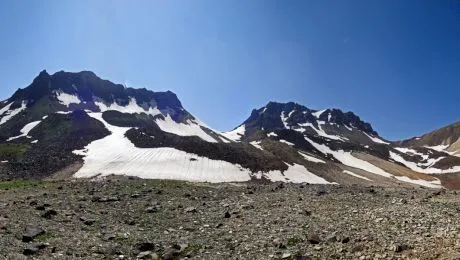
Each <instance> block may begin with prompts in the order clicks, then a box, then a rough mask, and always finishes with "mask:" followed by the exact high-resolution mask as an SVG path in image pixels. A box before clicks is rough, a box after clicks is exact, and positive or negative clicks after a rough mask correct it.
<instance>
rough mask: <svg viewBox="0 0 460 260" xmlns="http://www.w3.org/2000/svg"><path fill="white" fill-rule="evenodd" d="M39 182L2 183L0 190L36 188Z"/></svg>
mask: <svg viewBox="0 0 460 260" xmlns="http://www.w3.org/2000/svg"><path fill="white" fill-rule="evenodd" d="M40 183H41V182H39V181H32V180H14V181H2V182H0V190H6V189H20V188H25V187H30V186H36V185H38V184H40Z"/></svg>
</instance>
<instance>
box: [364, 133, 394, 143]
mask: <svg viewBox="0 0 460 260" xmlns="http://www.w3.org/2000/svg"><path fill="white" fill-rule="evenodd" d="M363 134H365V135H367V137H369V139H371V140H372V142H374V143H378V144H390V143H388V142H385V141H383V140H382V139H380V138H378V137H373V136H370V135H368V134H366V133H365V132H363Z"/></svg>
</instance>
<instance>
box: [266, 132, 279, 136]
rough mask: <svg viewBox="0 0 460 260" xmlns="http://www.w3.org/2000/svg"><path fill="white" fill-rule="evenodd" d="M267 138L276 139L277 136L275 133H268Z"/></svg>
mask: <svg viewBox="0 0 460 260" xmlns="http://www.w3.org/2000/svg"><path fill="white" fill-rule="evenodd" d="M267 136H268V137H275V136H276V137H277V136H278V135H277V134H276V133H275V132H270V133H268V134H267Z"/></svg>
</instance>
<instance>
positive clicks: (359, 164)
mask: <svg viewBox="0 0 460 260" xmlns="http://www.w3.org/2000/svg"><path fill="white" fill-rule="evenodd" d="M305 140H307V141H308V142H310V143H311V144H312V145H313V146H314V147H315V148H316V149H317V150H319V151H320V152H322V153H324V154H332V155H333V156H334V158H336V159H337V160H338V161H340V162H341V163H342V164H345V165H347V166H350V167H353V168H358V169H361V170H365V171H367V172H370V173H374V174H378V175H381V176H384V177H392V176H393V175H392V174H390V173H388V172H386V171H384V170H382V169H380V168H379V167H377V166H375V165H373V164H371V163H369V162H366V161H364V160H361V159H358V158H356V157H354V156H353V155H351V153H350V152H345V151H342V150H339V151H333V150H331V149H330V148H329V147H327V146H325V145H322V144H317V143H315V142H313V141H312V140H310V139H309V138H308V137H305Z"/></svg>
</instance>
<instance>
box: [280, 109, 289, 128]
mask: <svg viewBox="0 0 460 260" xmlns="http://www.w3.org/2000/svg"><path fill="white" fill-rule="evenodd" d="M280 118H281V122H283V125H284V128H286V129H290V128H289V126H288V123H287V120H288V118H289V117H286V116H285V115H284V111H281V115H280Z"/></svg>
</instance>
